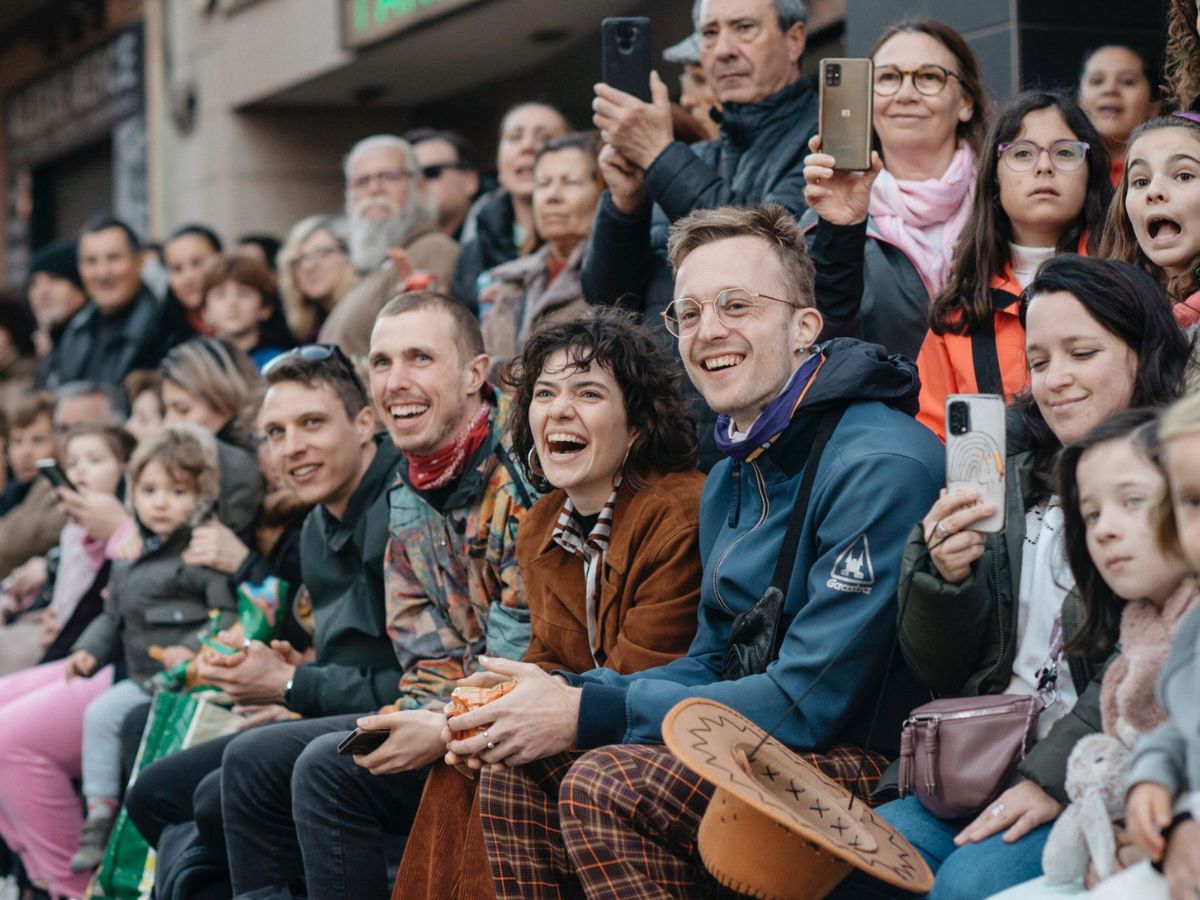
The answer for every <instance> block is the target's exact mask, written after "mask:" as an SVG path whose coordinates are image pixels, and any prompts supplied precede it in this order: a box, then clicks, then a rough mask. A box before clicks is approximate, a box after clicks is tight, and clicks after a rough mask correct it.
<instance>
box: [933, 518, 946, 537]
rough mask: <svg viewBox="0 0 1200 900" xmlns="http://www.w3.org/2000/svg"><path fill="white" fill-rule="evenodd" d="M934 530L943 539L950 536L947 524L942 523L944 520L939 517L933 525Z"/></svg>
mask: <svg viewBox="0 0 1200 900" xmlns="http://www.w3.org/2000/svg"><path fill="white" fill-rule="evenodd" d="M933 530H934V531H935V532H936V533H937V535H938V537H940V538H941V539H942V540H943V541H944V540H946V538H948V537H950V532H949V531H947V530H946V526H945V525H943V524H942V520H941V519H938V520H937V524H935V525H934V526H933Z"/></svg>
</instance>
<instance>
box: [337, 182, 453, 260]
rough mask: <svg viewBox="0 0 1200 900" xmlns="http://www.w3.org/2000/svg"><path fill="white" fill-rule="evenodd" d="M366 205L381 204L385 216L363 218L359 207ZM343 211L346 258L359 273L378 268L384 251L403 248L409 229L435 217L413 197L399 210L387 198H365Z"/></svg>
mask: <svg viewBox="0 0 1200 900" xmlns="http://www.w3.org/2000/svg"><path fill="white" fill-rule="evenodd" d="M369 206H385V207H387V208H388V210H390V212H389V214H388V216H387V218H385V219H364V218H363V216H362V213H363V210H364V209H366V208H367V207H369ZM347 213H348V216H347V217H348V219H349V222H350V261H351V263H353V264H354V267H355V268H356V269H358V270H359V271H360V272H369V271H373V270H375V269H378V268H379V267H380V266H381V265H383V263H384V261H385V260H386V259H387V252H388V250H390V249H392V248H393V247H403V246H404V244H405V242H406V241H407V240H408V238H409V236H410V235H411V234H412V233H413V232H415V231H416V230H417V229H418V228H420V227H421V226H423V225H425V224H427V223H429V222H432V221H435V219H436V215H435V214H434V212H433V210H432V209H430V208H428V205H427V204H422V202H421V201H420V200H419V199H415V198H414V199H413V200H411V201H410V202H409V204H408V206H407V207H406V208H403V209H402V208H401V207H400V206H399V205H398V204H397V203H396V202H395V201H394V200H392V199H391V198H388V197H368V198H366V199H364V200H363V201H361V202H360V203H359V204H358V205H357V206H355V207H353V208H349V209H348V210H347Z"/></svg>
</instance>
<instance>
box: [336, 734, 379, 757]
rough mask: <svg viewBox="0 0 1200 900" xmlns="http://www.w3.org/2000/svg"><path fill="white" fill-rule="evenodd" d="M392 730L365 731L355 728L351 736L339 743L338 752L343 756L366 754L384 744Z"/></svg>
mask: <svg viewBox="0 0 1200 900" xmlns="http://www.w3.org/2000/svg"><path fill="white" fill-rule="evenodd" d="M390 734H391V732H390V731H388V730H386V729H385V730H383V731H363V730H362V729H361V728H355V729H354V730H353V731H352V732H350V734H349V736H348V737H347V738H346V739H345V740H344V741H342V742H341V743H340V744H338V745H337V752H338V753H341V754H342V755H343V756H366V755H367V754H368V753H372V752H374V751H376V750H378V749H379V748H380V747H382V746H383V742H384V741H386V740H387V739H388V735H390Z"/></svg>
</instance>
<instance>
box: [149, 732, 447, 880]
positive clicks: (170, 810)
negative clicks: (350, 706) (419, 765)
mask: <svg viewBox="0 0 1200 900" xmlns="http://www.w3.org/2000/svg"><path fill="white" fill-rule="evenodd" d="M357 718H358V716H357V715H350V716H333V717H330V718H324V719H301V720H297V721H293V722H278V723H274V724H271V725H264V726H262V727H261V728H255V729H253V730H251V731H246V732H243V733H241V734H237V735H231V736H227V737H223V738H218V739H216V740H212V741H209V742H207V743H205V744H201V745H200V746H198V747H194V748H192V749H191V750H184V751H182V752H180V753H176V754H174V755H173V756H169V757H167V758H166V759H162V760H159V761H158V762H156V763H154V764H153V765H151V766H148V767H147V768H146V769H145V770H144V771H143V772H142V773H141V775H139V776H138V780H137V782H136V783H135V784H134V786H133V788H132V789H131V790H130V792H129V794H128V796H127V797H126V801H125V802H126V808H127V809H128V812H129V816H130V818H131V819H132V820H133V823H134V824H135V825H136V826H137V827H138V830H139V831H141V833H142V835H143V837H145V838H146V840H147V841H148V842H149V843H150V844H151V846H156V845H157V843H158V839H159V837H160V836H161V835H162V831H163V829H164V828H165V827H166V826H167V825H172V824H177V823H181V822H187V821H192V820H195V822H196V825H197V827H198V829H199V830H200V834H201V836H202V837H203V838H204V841H205V843H206V844H207V845H208V848H209V850H210V851H211V852H212V854H213V856H214V857H215V858H221V856H222V855H223V856H224V857H225V858H226V859H227V861H228V865H229V870H230V878H231V881H232V884H233V888H234V895H235V896H242V895H247V894H251V893H254V892H264V893H263V895H264V896H269V895H272V894H273V891H271V890H269V889H282V888H286V889H288V890H290V891H291V893H292V894H293V895H295V896H297V897H302V896H306V895H307V896H311V897H314V898H321V900H326V898H329V900H335V898H339V897H345V898H355V900H360V898H373V897H380V898H386V897H388V895H389V893H390V885H389V882H388V863H389V861H392V860H395V859H398V855H399V854H398V852H397V842H396V841H395V840H394V839H391V838H390V837H389V836H397V835H406V834H407V833H408V829H409V827H410V826H411V824H412V820H413V817H414V816H415V815H416V810H417V806H418V804H419V803H420V800H421V791H422V790H423V789H424V785H425V776H426V774H427V770H421V771H419V772H410V773H404V774H402V775H395V776H389V777H385V778H376V777H375V776H373V775H371V774H370V773H369V772H367V770H366V769H363V768H360V767H359V766H357V765H355V764H354V761H353V760H352V759H351V758H350V757H347V756H341V755H339V754H338V753H337V752H336V747H337V745H338V743H339V742H340V741H341V740H342V738H344V737H345V736H346V734H347V733H349V732H350V731H351V730H353V728H354V722H355V720H356V719H357ZM284 896H286V895H284Z"/></svg>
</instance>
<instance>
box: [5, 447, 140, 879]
mask: <svg viewBox="0 0 1200 900" xmlns="http://www.w3.org/2000/svg"><path fill="white" fill-rule="evenodd" d="M133 446H134V444H133V438H132V437H130V435H129V434H128V433H126V432H125V431H124V430H123V429H120V428H117V427H115V426H111V425H90V424H88V425H78V426H76V427H75V428H73V429H72V430H71V431H70V432H69V434H68V436H67V439H66V444H65V460H66V474H67V477H68V478H70V479H71V481H72V483H73V484H74V485H75V487H76V488H77V489H78V491H79V493H80V494H83V495H92V494H109V495H112V494H115V493H116V492H117V490H118V487H119V485H120V481H121V475H122V473H123V472H124V469H125V464H126V462H127V461H128V459H129V455H130V453H131V452H132V450H133ZM104 545H105V541H104V540H102V539H100V538H98V537H95V536H93V535H90V534H88V532H87V530H86V529H85V528H84V527H83V526H82V525H80V524H79V523H77V522H72V521H68V522H67V524H66V525H65V526H64V528H63V529H62V534H61V538H60V541H59V551H60V562H59V567H58V572H57V575H56V576H55V579H54V587H53V590H52V594H51V602H50V606H49V608H48V610H47V612H46V613H45V615H44V617H43V619H42V622H41V625H40V629H41V638H42V640H41V641H39V640H38V637H39V635H38V632H37V630H34V631H32V632H27V633H26V635H25V639H26V642H27V643H28V645H30V646H32V647H34V648H37V649H36V652H37V654H38V655H39V656H40V655H41V653H42V646H43V645H45V644H49V645H50V646H49V649H48V651H47V652H46V656H45V657H44V658H45V659H46V660H56V661H54V662H49V661H47V662H43V664H42V665H39V666H36V667H34V668H26V669H24V670H23V671H20V672H17V673H16V674H13V675H9V676H7V677H5V678H2V679H0V837H2V838H3V839H4V841H5V842H6V843H7V844H8V845H9V847H10V848H11V849H12V850H13V852H15V853H17V854H19V855H20V856H21V858H22V860H23V862H24V864H25V868H26V871H28V872H29V873H30V875H31V877H32V878H33V879H34V880H35V881H36V882H37V883H39V884H40V885H42V886H43V887H48V888H49V889H50V890H51V891H52V892H54V893H55V894H63V895H74V896H78V895H80V894H82V892H83V889H84V887H85V886H86V884H87V879H86V877H84V876H80V875H73V874H72V873H71V871H70V869H69V868H68V865H67V863H68V860H69V859H70V856H71V853H72V852H73V851H74V849H75V840H76V836H77V835H78V833H79V826H80V817H79V801H78V798H77V797H76V795H75V789H74V786H73V784H72V781H73V779H77V778H78V777H79V775H80V769H79V748H80V745H81V742H82V737H83V714H84V710H85V709H86V708H87V705H88V703H90V702H91V701H92V700H93V699H94V698H95V697H96V696H98V695H100V694H101V693H103V692H104V690H106V689H107V688H108V687H109V685H110V684H111V683H112V667H111V666H108V667H105V668H104V669H102V670H100V671H99V672H97V673H96V674H95V676H94V677H92V678H90V679H75V680H74V681H70V682H68V681H66V680H65V679H64V677H63V674H64V672H65V671H66V666H67V662H66V660H65V659H64V658H63V657H64V655H65V652H64V651H63V650H59V649H58V648H59V647H60V646H63V647H70V645H71V641H70V638H71V635H74V636H75V637H78V635H79V633H80V631H81V630H82V626H83V624H85V623H86V619H87V616H88V612H89V609H90V610H91V611H92V613H93V614H94V613H95V610H96V607H97V606H98V605H99V594H100V591H101V590H102V589H103V587H104V583H105V581H106V580H107V579H106V570H105V569H104ZM93 600H94V601H95V605H93V603H92V601H93ZM52 638H53V643H51V639H52Z"/></svg>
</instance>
